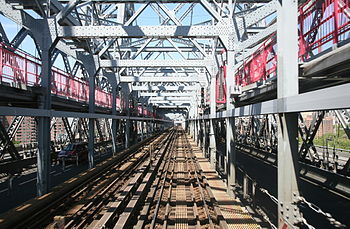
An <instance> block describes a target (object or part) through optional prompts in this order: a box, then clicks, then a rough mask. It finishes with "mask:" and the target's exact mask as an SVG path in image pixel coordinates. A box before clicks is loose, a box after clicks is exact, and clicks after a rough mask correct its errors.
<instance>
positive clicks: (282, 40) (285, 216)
mask: <svg viewBox="0 0 350 229" xmlns="http://www.w3.org/2000/svg"><path fill="white" fill-rule="evenodd" d="M297 8H298V1H294V0H282V1H280V2H279V6H278V9H277V47H278V52H277V55H278V56H277V60H278V63H277V64H278V65H277V97H278V98H279V99H281V100H280V101H279V104H278V106H279V107H280V108H283V107H284V102H283V101H284V100H283V98H285V97H288V96H294V95H297V94H298V90H299V85H298V33H297V32H298V31H297V28H298V20H297V19H298V16H297ZM277 158H278V162H277V166H278V168H277V172H278V174H277V176H278V184H277V186H278V228H286V227H291V228H293V227H296V226H295V224H296V223H297V221H298V219H300V215H301V214H300V212H299V208H298V207H297V205H296V203H295V201H296V197H298V196H299V188H298V174H299V172H298V114H297V113H280V114H279V118H278V156H277Z"/></svg>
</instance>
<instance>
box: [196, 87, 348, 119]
mask: <svg viewBox="0 0 350 229" xmlns="http://www.w3.org/2000/svg"><path fill="white" fill-rule="evenodd" d="M349 97H350V83H348V84H344V85H339V86H334V87H329V88H324V89H320V90H317V91H312V92H307V93H303V94H298V95H295V96H289V97H285V98H279V99H274V100H269V101H266V102H261V103H255V104H250V105H246V106H243V107H236V108H234V109H231V110H228V111H222V112H217V113H215V114H214V115H203V117H199V118H204V119H217V118H227V117H242V116H252V115H259V114H277V113H293V112H308V111H319V110H337V109H348V108H350V100H349V99H348V98H349Z"/></svg>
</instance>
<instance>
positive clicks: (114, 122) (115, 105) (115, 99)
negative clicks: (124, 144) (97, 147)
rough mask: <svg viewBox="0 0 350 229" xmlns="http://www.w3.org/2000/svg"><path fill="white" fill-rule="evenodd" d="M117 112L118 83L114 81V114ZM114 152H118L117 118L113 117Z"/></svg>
mask: <svg viewBox="0 0 350 229" xmlns="http://www.w3.org/2000/svg"><path fill="white" fill-rule="evenodd" d="M116 114H117V85H116V83H114V84H113V83H112V115H116ZM112 153H113V155H115V154H116V153H117V119H112Z"/></svg>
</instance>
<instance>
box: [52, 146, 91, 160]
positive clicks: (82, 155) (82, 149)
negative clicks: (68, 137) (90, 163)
mask: <svg viewBox="0 0 350 229" xmlns="http://www.w3.org/2000/svg"><path fill="white" fill-rule="evenodd" d="M57 159H58V161H59V162H60V163H62V161H63V160H64V161H65V162H69V161H73V162H80V161H86V160H87V159H88V147H87V143H86V142H79V143H70V144H68V145H66V146H65V147H64V148H63V149H62V150H61V151H60V152H59V153H58V156H57Z"/></svg>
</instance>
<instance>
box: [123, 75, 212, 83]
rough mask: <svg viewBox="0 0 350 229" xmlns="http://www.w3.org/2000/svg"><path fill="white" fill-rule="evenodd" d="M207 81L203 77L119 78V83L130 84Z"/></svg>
mask: <svg viewBox="0 0 350 229" xmlns="http://www.w3.org/2000/svg"><path fill="white" fill-rule="evenodd" d="M206 81H207V79H206V78H204V77H167V76H163V77H152V76H150V77H146V76H140V77H137V76H120V82H122V83H123V82H125V83H131V82H195V83H200V82H201V83H204V82H206Z"/></svg>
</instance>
